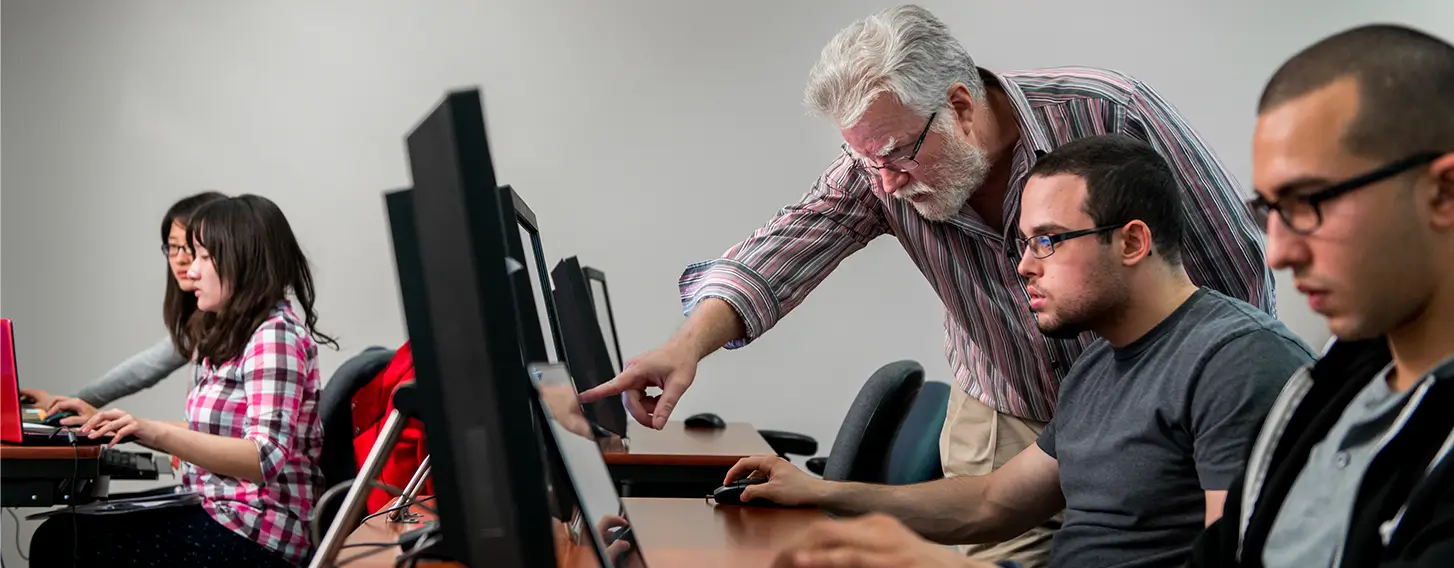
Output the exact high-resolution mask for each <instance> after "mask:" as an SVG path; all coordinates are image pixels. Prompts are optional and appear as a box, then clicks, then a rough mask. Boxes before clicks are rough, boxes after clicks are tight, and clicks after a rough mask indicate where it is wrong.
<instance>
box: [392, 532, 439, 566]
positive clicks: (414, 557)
mask: <svg viewBox="0 0 1454 568" xmlns="http://www.w3.org/2000/svg"><path fill="white" fill-rule="evenodd" d="M441 540H444V537H443V536H440V535H437V534H436V535H433V536H430V537H429V538H421V539H419V540H417V541H415V542H414V548H411V549H409V552H405V553H404V554H400V555H399V557H398V558H396V559H394V568H403V566H404V564H405V563H407V564H408V565H409V566H410V567H411V568H412V567H413V566H414V565H415V564H417V563H418V562H419V555H420V554H423V553H424V551H426V550H429V547H431V546H434V545H436V544H439V542H440V541H441Z"/></svg>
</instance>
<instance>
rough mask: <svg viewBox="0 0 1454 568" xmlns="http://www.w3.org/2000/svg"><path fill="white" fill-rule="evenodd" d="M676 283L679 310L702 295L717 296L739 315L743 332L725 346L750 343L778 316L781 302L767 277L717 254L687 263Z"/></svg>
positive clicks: (691, 306) (685, 309)
mask: <svg viewBox="0 0 1454 568" xmlns="http://www.w3.org/2000/svg"><path fill="white" fill-rule="evenodd" d="M677 286H678V287H679V289H680V290H681V300H682V313H683V314H691V313H692V310H693V309H694V308H696V307H697V303H699V302H701V301H702V300H704V299H707V298H720V299H722V300H723V301H725V302H727V304H728V305H730V306H732V309H733V310H735V311H736V312H737V316H738V317H740V318H742V326H743V328H744V329H746V330H747V335H746V336H745V337H740V338H737V339H734V340H732V341H729V342H727V345H725V347H726V348H728V349H736V348H738V347H742V346H745V345H747V344H748V343H751V342H752V340H754V339H757V338H758V337H760V336H761V335H762V334H763V333H764V332H766V331H767V330H769V329H772V326H774V325H776V324H777V321H778V318H779V317H781V316H782V306H781V304H779V303H778V300H777V297H776V296H775V295H773V293H772V286H771V285H769V284H768V282H767V279H766V278H763V277H762V275H761V274H759V273H758V272H757V271H756V270H753V269H752V268H751V267H749V266H747V265H745V264H742V263H741V262H738V261H735V260H731V259H726V258H718V259H714V260H709V261H705V262H698V263H695V264H691V265H688V266H687V268H686V270H685V271H683V272H682V276H681V279H680V280H678V281H677Z"/></svg>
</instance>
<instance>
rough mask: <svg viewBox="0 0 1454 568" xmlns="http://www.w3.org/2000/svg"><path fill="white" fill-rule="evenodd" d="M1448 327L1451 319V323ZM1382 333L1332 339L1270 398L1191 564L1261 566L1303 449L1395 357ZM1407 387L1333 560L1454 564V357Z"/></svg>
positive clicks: (1305, 455)
mask: <svg viewBox="0 0 1454 568" xmlns="http://www.w3.org/2000/svg"><path fill="white" fill-rule="evenodd" d="M1451 325H1454V324H1451ZM1392 360H1393V359H1392V356H1391V354H1390V352H1389V348H1388V343H1387V341H1386V340H1384V339H1383V338H1378V339H1372V340H1367V341H1357V342H1346V341H1340V342H1337V343H1335V344H1334V345H1333V346H1332V348H1330V349H1329V350H1328V352H1327V353H1326V354H1324V356H1323V357H1322V358H1321V359H1319V360H1318V361H1317V362H1316V363H1314V364H1313V365H1312V366H1311V367H1308V368H1305V369H1304V370H1303V371H1300V372H1299V373H1298V374H1297V375H1295V376H1293V378H1292V379H1290V380H1289V381H1288V383H1287V386H1286V387H1284V388H1283V391H1282V394H1280V395H1279V396H1278V400H1277V402H1276V403H1274V404H1273V407H1272V410H1271V411H1269V413H1268V416H1267V420H1266V421H1265V422H1264V423H1263V427H1262V431H1261V432H1260V433H1259V434H1258V438H1257V441H1256V443H1255V444H1254V445H1253V447H1252V451H1251V455H1250V457H1249V458H1248V460H1247V471H1246V472H1245V473H1244V474H1243V476H1242V477H1241V478H1240V479H1238V480H1237V481H1235V482H1234V483H1233V485H1232V487H1231V488H1230V489H1229V490H1228V492H1227V504H1226V507H1225V508H1224V509H1223V512H1222V518H1221V520H1219V521H1217V522H1216V523H1214V524H1213V525H1212V526H1211V527H1209V528H1208V529H1207V531H1206V532H1205V533H1203V534H1202V536H1201V538H1199V539H1198V540H1197V542H1196V545H1195V546H1194V547H1193V549H1192V559H1191V566H1196V567H1207V568H1211V567H1233V566H1235V567H1239V568H1241V567H1245V568H1254V567H1260V566H1262V551H1263V547H1264V546H1265V545H1266V544H1267V534H1268V532H1269V531H1271V529H1272V523H1273V520H1274V519H1275V518H1276V517H1277V512H1278V510H1279V509H1281V507H1282V504H1283V500H1284V499H1285V498H1286V497H1287V494H1288V491H1289V490H1290V489H1291V488H1292V484H1293V481H1294V480H1296V479H1297V476H1298V473H1299V472H1301V471H1302V469H1303V467H1304V466H1305V465H1306V463H1307V459H1308V452H1309V451H1310V450H1311V449H1312V447H1313V445H1315V444H1317V443H1318V442H1320V441H1322V440H1323V438H1324V437H1326V436H1327V434H1328V431H1329V430H1330V429H1331V428H1332V427H1333V424H1334V423H1335V422H1337V421H1338V418H1339V417H1340V416H1341V415H1342V414H1343V410H1344V408H1346V407H1347V406H1348V404H1349V403H1350V402H1351V401H1352V400H1353V398H1354V396H1356V395H1357V394H1358V392H1359V391H1360V390H1361V389H1362V388H1363V387H1364V386H1366V385H1367V384H1368V382H1369V381H1371V380H1373V378H1374V376H1376V375H1377V374H1378V373H1379V372H1380V371H1382V370H1383V369H1384V368H1385V367H1387V366H1388V364H1389V363H1390V362H1391V361H1392ZM1434 375H1435V378H1434V379H1428V378H1426V379H1424V380H1422V381H1420V382H1419V383H1417V384H1416V385H1415V386H1414V387H1413V389H1414V390H1413V392H1412V393H1410V397H1409V401H1408V403H1407V406H1406V407H1405V409H1404V412H1402V413H1400V414H1399V417H1398V419H1397V420H1395V422H1394V424H1393V426H1392V432H1393V433H1394V435H1393V437H1392V438H1388V439H1387V444H1386V445H1385V446H1384V447H1383V448H1382V449H1381V450H1378V452H1377V454H1376V455H1375V456H1374V458H1373V461H1372V462H1371V463H1370V464H1369V466H1368V470H1367V472H1366V473H1365V474H1364V477H1363V482H1362V485H1361V486H1360V487H1359V490H1358V495H1357V498H1356V501H1355V503H1354V507H1353V518H1352V522H1351V524H1350V526H1349V530H1348V535H1347V536H1346V537H1345V538H1346V540H1345V547H1344V551H1343V554H1342V556H1341V562H1340V564H1339V566H1360V567H1361V566H1380V567H1387V568H1395V567H1410V568H1412V567H1415V566H1417V567H1434V566H1438V567H1442V568H1448V567H1454V465H1451V464H1454V458H1449V457H1448V454H1449V453H1450V447H1451V445H1454V435H1451V432H1454V363H1451V362H1446V363H1445V364H1443V365H1442V366H1441V367H1440V368H1439V369H1436V370H1435V373H1434Z"/></svg>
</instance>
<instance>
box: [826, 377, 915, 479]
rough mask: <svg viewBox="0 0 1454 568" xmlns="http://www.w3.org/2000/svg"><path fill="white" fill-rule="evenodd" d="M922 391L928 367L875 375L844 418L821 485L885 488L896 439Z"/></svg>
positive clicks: (869, 379)
mask: <svg viewBox="0 0 1454 568" xmlns="http://www.w3.org/2000/svg"><path fill="white" fill-rule="evenodd" d="M923 385H924V367H923V366H922V365H920V364H919V363H917V362H915V361H896V362H893V363H889V364H887V365H884V366H883V367H881V368H879V370H878V371H875V372H874V374H873V376H871V377H869V378H868V382H866V383H864V384H863V388H862V389H860V390H859V391H858V397H857V398H855V399H854V400H853V406H851V407H849V409H848V414H847V415H846V416H844V417H843V425H842V426H840V427H839V428H838V436H837V437H836V438H834V439H833V449H832V450H831V451H830V452H829V453H828V463H827V464H826V465H824V467H823V479H828V480H832V481H858V482H863V483H883V482H884V480H885V479H886V478H887V472H888V465H889V454H890V453H891V452H892V451H893V445H894V437H895V435H897V434H898V431H899V426H901V425H902V424H903V423H904V418H905V417H906V416H908V414H909V408H910V407H911V406H912V405H913V404H914V398H915V397H917V396H918V395H919V389H920V388H921V387H922V386H923Z"/></svg>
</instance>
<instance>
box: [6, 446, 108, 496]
mask: <svg viewBox="0 0 1454 568" xmlns="http://www.w3.org/2000/svg"><path fill="white" fill-rule="evenodd" d="M101 451H102V446H52V447H43V446H20V445H13V444H0V486H3V487H0V505H3V506H5V507H50V506H52V505H65V504H75V505H80V504H83V503H87V502H90V501H92V500H95V499H96V498H97V497H104V496H105V494H106V484H105V483H104V482H102V480H101ZM73 495H74V496H75V499H74V501H73V499H72V496H73Z"/></svg>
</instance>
